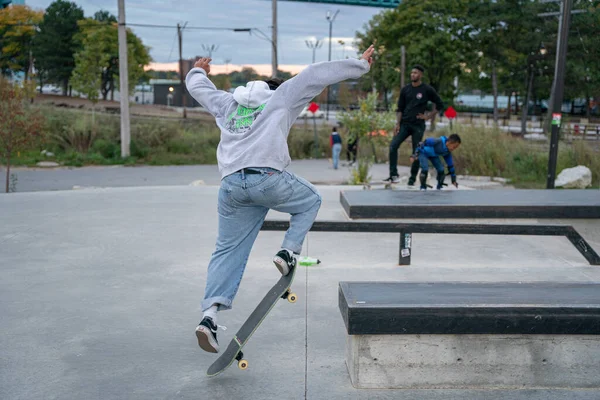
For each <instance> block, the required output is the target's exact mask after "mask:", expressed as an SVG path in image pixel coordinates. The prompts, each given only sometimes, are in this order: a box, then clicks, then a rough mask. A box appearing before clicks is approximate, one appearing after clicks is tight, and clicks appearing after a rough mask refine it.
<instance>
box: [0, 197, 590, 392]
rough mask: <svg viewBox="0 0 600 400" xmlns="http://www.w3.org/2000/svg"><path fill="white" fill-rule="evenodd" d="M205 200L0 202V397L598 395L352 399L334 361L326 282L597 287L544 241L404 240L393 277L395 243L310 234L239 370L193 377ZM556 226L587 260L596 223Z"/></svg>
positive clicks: (257, 289) (268, 267) (259, 267)
mask: <svg viewBox="0 0 600 400" xmlns="http://www.w3.org/2000/svg"><path fill="white" fill-rule="evenodd" d="M340 189H347V187H336V186H321V187H320V191H321V192H322V194H323V197H324V202H323V207H322V211H321V213H320V215H319V219H323V220H332V219H335V220H344V219H345V216H344V214H343V211H342V208H341V206H340V204H339V190H340ZM217 191H218V188H217V187H216V186H169V187H136V188H108V189H89V190H78V191H71V190H69V191H52V192H38V193H15V194H10V195H4V196H0V221H1V224H0V260H1V261H0V304H1V307H0V321H1V324H2V329H1V334H0V399H3V400H16V399H23V400H25V399H27V400H29V399H90V400H91V399H102V400H106V399H144V400H147V399H199V398H207V399H210V398H214V399H281V398H287V399H411V400H412V399H425V400H427V399H432V400H434V399H435V400H438V399H439V400H442V399H443V400H447V399H461V400H471V399H486V400H499V399H506V400H509V399H510V400H520V399H536V400H537V399H539V400H553V399H570V400H583V399H586V400H592V399H598V398H600V392H598V391H590V390H587V391H586V390H521V391H480V390H425V391H416V390H356V389H354V388H353V387H352V386H351V384H350V379H349V376H348V371H347V369H346V365H345V362H344V349H345V328H344V323H343V321H342V318H341V316H340V312H339V310H338V303H337V286H338V282H339V281H341V280H347V281H353V280H369V281H375V280H383V281H386V280H388V281H578V282H588V281H599V280H600V268H598V267H597V266H596V267H594V266H590V265H588V264H587V263H586V261H585V259H584V258H583V257H582V256H581V255H580V254H579V253H578V252H577V251H576V250H575V248H574V247H573V246H572V245H571V244H570V243H569V242H568V240H567V239H565V238H559V237H515V236H506V237H498V236H476V235H473V236H464V235H415V236H414V247H413V251H414V253H413V257H412V264H413V265H411V266H409V267H399V266H398V265H397V264H396V263H397V259H398V236H397V235H396V234H372V233H364V234H360V233H345V234H344V233H342V234H340V233H311V234H310V235H309V238H308V243H307V244H308V246H306V247H308V254H309V255H310V256H312V257H318V258H320V259H321V260H322V264H320V265H319V266H315V267H299V268H300V269H299V271H298V273H297V275H296V280H295V282H294V285H293V289H294V290H295V292H296V293H297V294H298V297H299V300H298V302H297V303H295V304H289V303H288V302H285V301H282V302H279V303H278V304H277V305H276V306H275V308H274V309H273V311H272V313H271V314H270V315H269V316H268V317H267V319H266V320H265V321H264V323H263V324H262V325H261V327H260V328H259V329H258V330H257V332H256V333H255V335H254V336H253V337H252V339H251V340H250V341H249V343H248V345H247V346H246V348H245V350H244V353H245V356H246V358H247V359H248V360H249V362H250V367H249V369H248V370H247V371H240V370H238V369H237V367H235V366H232V367H231V368H230V369H228V370H227V371H225V372H224V373H223V374H221V375H219V376H217V377H215V378H207V377H206V376H205V372H206V370H207V368H208V366H209V365H210V364H211V363H212V362H213V361H214V360H215V358H216V357H215V355H213V354H208V353H204V352H202V351H201V350H200V349H199V348H198V347H197V344H196V339H195V336H194V329H195V327H196V325H197V324H198V322H199V320H200V315H201V313H200V309H199V303H200V300H201V298H202V294H203V289H204V284H205V279H206V265H207V262H208V260H209V258H210V254H211V252H212V251H213V246H214V242H215V238H216V229H217V218H216V198H217ZM283 217H284V216H283V215H281V214H273V215H271V216H270V218H283ZM511 222H520V221H511ZM530 222H531V221H530ZM544 222H548V221H544ZM552 222H557V223H559V222H567V221H552ZM571 223H574V225H575V226H576V228H577V229H578V230H579V231H580V233H581V234H582V235H583V236H584V237H585V238H586V239H587V240H588V241H589V242H590V244H591V245H592V246H594V247H595V248H596V250H599V249H600V222H599V221H598V220H594V221H589V220H582V221H571ZM282 237H283V232H261V233H260V235H259V237H258V240H257V241H256V244H255V246H254V249H253V252H252V254H251V256H250V259H249V262H248V267H247V269H246V273H245V276H244V279H243V281H242V284H241V287H240V291H239V294H238V296H237V298H236V300H235V303H234V309H233V310H232V311H228V312H223V313H221V314H220V321H219V322H220V323H221V324H223V325H226V326H227V327H228V328H229V329H228V330H227V331H225V332H221V331H220V332H219V339H220V342H221V343H222V344H223V345H225V344H227V343H228V341H229V340H230V339H231V337H232V335H233V334H234V333H235V332H236V330H237V329H238V328H239V327H240V325H241V324H242V322H243V321H244V320H245V318H246V317H247V316H248V315H249V314H250V312H251V311H252V309H253V308H254V307H255V305H256V304H258V302H259V301H260V299H261V298H262V297H263V295H264V294H265V292H266V290H267V289H268V288H269V287H270V286H271V285H272V284H273V283H274V282H275V281H276V280H277V279H278V272H277V270H276V269H275V267H274V266H273V265H272V264H271V261H270V259H271V257H272V255H273V254H274V252H275V251H276V250H278V248H279V244H280V242H281V240H282ZM306 247H305V250H306Z"/></svg>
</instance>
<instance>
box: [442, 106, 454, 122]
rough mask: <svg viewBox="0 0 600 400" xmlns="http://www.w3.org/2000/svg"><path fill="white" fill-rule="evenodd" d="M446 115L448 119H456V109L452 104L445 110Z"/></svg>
mask: <svg viewBox="0 0 600 400" xmlns="http://www.w3.org/2000/svg"><path fill="white" fill-rule="evenodd" d="M444 115H445V116H446V118H448V119H454V118H456V116H457V114H456V110H455V109H454V108H453V107H452V106H450V107H448V109H446V112H444Z"/></svg>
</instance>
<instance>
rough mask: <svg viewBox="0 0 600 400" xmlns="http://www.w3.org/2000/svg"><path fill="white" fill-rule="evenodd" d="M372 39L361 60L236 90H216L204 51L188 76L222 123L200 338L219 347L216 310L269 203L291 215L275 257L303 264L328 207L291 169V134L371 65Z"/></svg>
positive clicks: (229, 296)
mask: <svg viewBox="0 0 600 400" xmlns="http://www.w3.org/2000/svg"><path fill="white" fill-rule="evenodd" d="M373 51H374V50H373V46H371V47H369V48H368V49H367V50H366V51H365V52H364V53H363V55H362V56H361V57H360V59H347V60H341V61H331V62H322V63H317V64H312V65H310V66H308V67H307V68H306V69H304V70H303V71H302V72H301V73H300V74H298V75H297V76H296V77H294V78H292V79H289V80H288V81H286V82H282V81H281V80H279V79H271V80H269V81H267V82H263V81H251V82H248V83H247V84H246V86H240V87H238V88H236V89H235V91H234V93H233V94H231V93H228V92H225V91H221V90H217V89H216V87H215V85H214V84H213V83H212V82H211V81H210V80H209V79H208V74H209V73H210V62H211V58H200V59H199V60H198V61H197V62H196V63H195V64H194V68H193V69H192V70H191V71H190V72H189V73H188V75H187V77H186V85H187V88H188V90H189V92H190V94H191V95H192V97H193V98H194V99H196V101H198V103H200V104H201V105H202V106H203V107H204V108H205V109H206V110H207V111H208V112H210V113H211V114H212V115H213V116H214V117H215V120H216V123H217V126H218V127H219V128H220V129H221V141H220V143H219V146H218V148H217V160H218V164H219V171H220V173H221V188H220V190H219V197H218V214H219V230H218V235H217V243H216V249H215V251H214V253H213V254H212V257H211V260H210V263H209V265H208V275H207V279H206V290H205V293H204V300H203V301H202V311H203V312H204V315H203V319H202V321H201V322H200V325H198V328H197V329H196V336H197V338H198V345H199V346H200V347H201V348H202V349H203V350H205V351H208V352H212V353H217V352H218V351H219V344H218V342H217V311H219V310H227V309H231V307H232V302H233V299H234V297H235V295H236V293H237V291H238V288H239V285H240V282H241V280H242V275H243V273H244V269H245V267H246V262H247V260H248V256H249V254H250V250H251V249H252V245H253V244H254V241H255V239H256V236H257V235H258V231H259V230H260V228H261V226H262V224H263V221H264V218H265V216H266V215H267V212H268V211H269V209H274V210H277V211H280V212H285V213H289V214H291V223H290V229H289V230H288V231H287V232H286V235H285V238H284V240H283V244H282V246H281V250H279V251H278V252H277V254H276V255H275V257H274V258H273V262H274V263H275V266H276V267H277V269H279V271H280V272H281V274H283V275H287V274H288V273H289V271H290V268H291V267H293V266H294V265H295V263H296V258H295V255H298V254H300V252H301V250H302V243H303V242H304V237H305V236H306V234H307V232H308V231H309V230H310V227H311V226H312V224H313V222H314V220H315V218H316V216H317V212H318V211H319V207H320V206H321V196H320V195H319V193H318V192H317V190H316V189H315V187H314V186H313V185H311V184H310V183H309V182H307V181H306V180H304V179H302V178H300V177H298V176H296V175H294V174H292V173H291V172H288V171H286V170H285V168H286V167H287V166H288V165H289V163H290V155H289V150H288V146H287V137H288V135H289V132H290V128H291V127H292V124H293V123H294V121H295V120H296V118H297V117H298V115H299V114H300V112H301V111H302V109H303V108H304V106H306V104H307V103H308V102H309V101H310V100H311V99H313V98H314V97H315V96H317V95H318V94H319V93H320V92H321V91H322V90H323V89H324V88H325V87H327V86H328V85H332V84H334V83H337V82H341V81H343V80H346V79H357V78H359V77H360V76H362V75H363V74H365V73H367V72H369V69H370V66H371V64H372V62H373V59H372V57H371V56H372V55H373Z"/></svg>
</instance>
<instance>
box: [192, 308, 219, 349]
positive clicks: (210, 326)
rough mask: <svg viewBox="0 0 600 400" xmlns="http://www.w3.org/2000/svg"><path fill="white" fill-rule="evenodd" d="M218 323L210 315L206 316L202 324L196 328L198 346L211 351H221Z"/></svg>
mask: <svg viewBox="0 0 600 400" xmlns="http://www.w3.org/2000/svg"><path fill="white" fill-rule="evenodd" d="M217 328H218V326H217V324H215V323H214V322H213V320H212V318H210V317H204V318H203V319H202V322H200V325H198V327H197V328H196V337H197V338H198V346H200V348H201V349H202V350H204V351H208V352H209V353H218V352H219V342H217Z"/></svg>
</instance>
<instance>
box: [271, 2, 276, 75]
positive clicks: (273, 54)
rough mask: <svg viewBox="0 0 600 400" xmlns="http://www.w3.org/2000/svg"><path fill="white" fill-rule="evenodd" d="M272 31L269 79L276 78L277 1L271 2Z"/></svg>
mask: <svg viewBox="0 0 600 400" xmlns="http://www.w3.org/2000/svg"><path fill="white" fill-rule="evenodd" d="M271 4H272V11H273V31H272V34H271V44H272V45H273V46H272V49H271V77H272V78H277V0H272V1H271Z"/></svg>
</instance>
